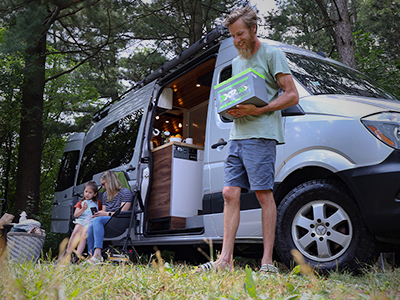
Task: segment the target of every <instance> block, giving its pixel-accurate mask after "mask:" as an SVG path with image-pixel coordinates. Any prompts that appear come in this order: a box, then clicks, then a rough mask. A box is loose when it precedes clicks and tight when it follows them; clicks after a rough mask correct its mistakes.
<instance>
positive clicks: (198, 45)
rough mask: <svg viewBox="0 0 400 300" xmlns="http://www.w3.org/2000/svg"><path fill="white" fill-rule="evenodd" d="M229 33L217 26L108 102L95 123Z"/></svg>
mask: <svg viewBox="0 0 400 300" xmlns="http://www.w3.org/2000/svg"><path fill="white" fill-rule="evenodd" d="M227 33H228V28H226V27H224V26H222V25H217V26H216V27H215V28H214V29H213V30H211V31H210V32H209V33H207V34H206V35H205V36H204V37H202V38H201V39H200V40H198V41H197V42H195V43H194V44H192V45H191V46H189V47H188V48H187V49H185V50H183V51H182V52H181V53H179V54H178V55H177V56H175V57H174V58H173V59H171V60H170V61H168V62H166V63H165V64H163V65H162V66H161V67H160V68H158V69H157V70H156V71H154V72H152V73H151V74H149V75H147V76H146V77H145V78H144V79H143V80H141V81H139V82H138V83H137V84H136V85H135V86H133V87H131V88H130V89H129V90H127V91H126V92H125V93H124V94H122V95H121V96H119V97H117V98H115V99H114V100H112V101H110V102H108V103H107V104H106V105H105V106H103V107H102V108H101V109H100V110H98V111H97V112H95V113H94V115H93V119H92V120H93V121H94V122H98V121H100V120H101V119H103V118H104V117H105V116H107V115H108V111H109V110H110V106H111V104H113V103H114V102H116V101H118V100H120V99H122V97H124V96H125V95H126V94H127V93H129V92H130V91H132V90H134V89H136V88H138V87H139V88H141V87H143V86H145V85H146V84H148V83H149V82H152V81H153V80H156V79H158V78H160V77H161V76H163V75H165V74H166V73H168V72H169V71H170V70H171V69H173V68H175V67H176V66H177V65H179V64H180V63H182V62H183V61H185V60H186V59H188V58H189V57H191V56H192V55H193V54H195V53H197V52H198V51H200V50H201V49H203V48H204V47H205V46H207V45H209V44H211V43H213V42H214V41H215V40H216V39H218V38H219V37H221V36H224V35H226V34H227Z"/></svg>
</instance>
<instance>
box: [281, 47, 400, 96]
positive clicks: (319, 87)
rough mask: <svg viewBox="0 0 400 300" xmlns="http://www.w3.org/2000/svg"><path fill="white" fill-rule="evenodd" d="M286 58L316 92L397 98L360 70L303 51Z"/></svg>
mask: <svg viewBox="0 0 400 300" xmlns="http://www.w3.org/2000/svg"><path fill="white" fill-rule="evenodd" d="M286 57H287V59H288V63H289V67H290V69H291V71H292V74H293V76H294V77H296V78H297V79H298V80H299V81H300V82H301V83H302V84H303V85H304V87H305V88H306V89H308V91H309V92H310V93H312V94H314V95H320V94H343V95H353V96H364V97H372V98H383V99H389V100H397V99H396V98H395V96H394V95H392V94H390V93H388V92H386V91H384V90H383V89H381V88H379V87H378V86H376V84H375V83H373V81H372V80H371V79H370V78H369V77H367V76H366V75H364V74H362V73H359V72H357V71H356V70H353V69H350V68H347V67H345V66H341V65H338V64H335V63H332V62H327V61H323V60H320V59H317V58H314V57H309V56H303V55H299V54H293V53H286Z"/></svg>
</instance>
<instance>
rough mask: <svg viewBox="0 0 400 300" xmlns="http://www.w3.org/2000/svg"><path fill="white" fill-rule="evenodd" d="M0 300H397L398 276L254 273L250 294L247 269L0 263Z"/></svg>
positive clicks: (396, 273)
mask: <svg viewBox="0 0 400 300" xmlns="http://www.w3.org/2000/svg"><path fill="white" fill-rule="evenodd" d="M1 263H2V264H1V265H0V268H1V269H0V270H1V274H2V275H3V274H6V276H1V277H0V297H1V299H4V300H8V299H15V298H18V299H250V298H253V299H279V300H287V299H396V297H397V296H398V291H399V290H400V270H399V269H396V270H394V271H388V272H381V271H379V270H377V269H373V270H372V272H365V273H364V274H361V275H360V276H350V275H349V274H340V273H332V274H331V275H330V276H327V277H322V278H319V279H318V280H317V281H316V282H315V285H312V284H311V283H310V280H309V278H307V277H305V276H297V275H296V276H293V274H292V273H289V272H283V273H280V274H278V275H270V276H264V275H262V274H259V273H257V272H254V271H253V275H251V277H252V279H253V284H254V287H255V288H254V289H257V294H249V292H248V290H246V289H243V282H244V281H246V280H247V278H248V275H247V274H248V272H252V271H251V269H250V268H248V267H247V268H246V269H243V268H238V267H236V268H235V269H234V271H233V272H230V271H223V270H221V271H219V272H206V273H194V272H193V270H192V267H191V266H188V265H181V264H172V263H165V264H162V263H160V262H159V263H158V264H157V263H153V264H151V263H149V264H148V265H144V264H139V265H132V264H125V265H123V264H121V265H114V264H111V263H105V264H103V265H101V266H82V265H71V264H68V265H63V264H60V263H58V262H57V261H51V262H47V261H40V262H39V263H37V264H30V263H25V264H16V263H10V262H4V263H3V262H1Z"/></svg>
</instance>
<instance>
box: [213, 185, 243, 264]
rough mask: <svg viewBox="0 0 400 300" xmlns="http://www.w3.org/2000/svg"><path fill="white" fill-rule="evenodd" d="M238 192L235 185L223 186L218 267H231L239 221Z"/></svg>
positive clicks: (239, 189) (239, 191) (239, 190)
mask: <svg viewBox="0 0 400 300" xmlns="http://www.w3.org/2000/svg"><path fill="white" fill-rule="evenodd" d="M240 193H241V188H240V187H237V186H227V187H224V190H223V195H224V238H223V242H222V251H221V255H220V257H219V258H218V260H217V261H216V262H215V265H216V266H217V267H220V268H226V267H228V268H229V269H231V268H232V257H233V248H234V246H235V237H236V232H237V230H238V227H239V222H240Z"/></svg>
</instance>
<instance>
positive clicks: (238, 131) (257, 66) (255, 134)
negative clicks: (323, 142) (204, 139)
mask: <svg viewBox="0 0 400 300" xmlns="http://www.w3.org/2000/svg"><path fill="white" fill-rule="evenodd" d="M248 68H252V69H254V70H256V71H257V72H259V73H261V74H262V75H263V76H265V82H266V85H267V94H268V102H269V103H270V102H272V101H274V100H275V99H276V98H277V97H278V93H279V85H278V83H277V82H276V79H275V76H276V74H278V73H283V74H291V72H290V69H289V65H288V63H287V59H286V56H285V55H284V54H283V52H282V51H281V50H279V49H278V48H276V47H273V46H270V45H268V44H266V43H262V44H261V46H260V47H259V48H258V50H257V52H256V53H254V55H253V56H252V57H251V58H249V59H240V58H239V57H236V58H235V59H234V60H233V62H232V76H234V75H237V74H239V73H240V72H242V71H244V70H246V69H248ZM229 138H230V139H231V140H244V139H251V138H264V139H271V140H276V141H277V143H278V144H283V143H284V142H285V138H284V130H283V124H282V114H281V111H273V112H267V113H264V114H261V115H257V116H243V117H239V118H235V119H234V121H233V126H232V129H231V133H230V137H229Z"/></svg>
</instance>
